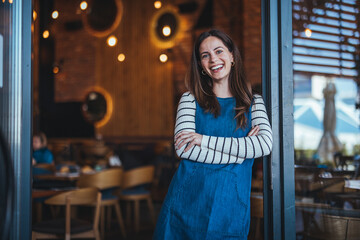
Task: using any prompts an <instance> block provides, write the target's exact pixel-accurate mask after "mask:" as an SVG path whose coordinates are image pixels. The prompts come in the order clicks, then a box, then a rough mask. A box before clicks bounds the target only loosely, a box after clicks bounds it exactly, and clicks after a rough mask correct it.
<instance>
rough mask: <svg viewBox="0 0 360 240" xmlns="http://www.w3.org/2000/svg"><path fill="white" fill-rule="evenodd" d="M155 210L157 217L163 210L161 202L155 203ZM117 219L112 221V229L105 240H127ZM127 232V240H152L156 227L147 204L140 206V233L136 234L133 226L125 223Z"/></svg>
mask: <svg viewBox="0 0 360 240" xmlns="http://www.w3.org/2000/svg"><path fill="white" fill-rule="evenodd" d="M154 208H155V214H156V217H157V216H158V214H159V212H160V209H161V202H156V201H154ZM123 212H124V211H123ZM117 224H118V223H117V221H116V219H115V217H114V218H113V219H112V223H111V229H110V230H109V231H107V232H106V235H105V239H104V240H121V239H125V238H123V237H122V235H121V232H120V229H119V226H118V225H117ZM125 228H126V231H127V238H126V240H148V239H149V240H151V239H152V235H153V232H154V228H155V226H154V225H153V223H152V222H151V218H150V214H149V212H148V208H147V205H146V202H143V203H141V205H140V231H139V232H138V233H135V231H134V229H133V226H132V224H127V223H125Z"/></svg>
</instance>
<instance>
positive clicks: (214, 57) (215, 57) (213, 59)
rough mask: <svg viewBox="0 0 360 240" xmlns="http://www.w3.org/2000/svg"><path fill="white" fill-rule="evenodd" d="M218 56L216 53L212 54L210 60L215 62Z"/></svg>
mask: <svg viewBox="0 0 360 240" xmlns="http://www.w3.org/2000/svg"><path fill="white" fill-rule="evenodd" d="M216 59H217V56H216V55H215V54H210V62H215V60H216Z"/></svg>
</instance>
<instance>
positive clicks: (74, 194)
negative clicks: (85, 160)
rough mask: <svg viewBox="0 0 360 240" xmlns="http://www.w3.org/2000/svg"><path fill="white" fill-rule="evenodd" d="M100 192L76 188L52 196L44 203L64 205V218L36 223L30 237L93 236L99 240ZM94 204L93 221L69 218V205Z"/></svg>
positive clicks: (66, 237) (65, 237)
mask: <svg viewBox="0 0 360 240" xmlns="http://www.w3.org/2000/svg"><path fill="white" fill-rule="evenodd" d="M100 201H101V193H100V192H99V191H98V190H97V189H96V188H84V189H77V190H73V191H69V192H65V193H61V194H58V195H56V196H53V197H51V198H49V199H47V200H46V201H45V203H46V204H49V205H55V206H65V209H66V211H65V219H53V220H49V221H44V222H40V223H36V224H34V225H33V228H32V230H33V231H32V239H33V240H35V239H49V238H50V239H54V238H55V239H66V240H69V239H71V237H76V238H95V239H96V240H100V236H99V231H98V225H99V213H100ZM80 205H82V206H94V205H95V214H94V218H93V223H91V222H88V221H84V220H80V219H74V218H71V206H80Z"/></svg>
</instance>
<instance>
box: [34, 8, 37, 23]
mask: <svg viewBox="0 0 360 240" xmlns="http://www.w3.org/2000/svg"><path fill="white" fill-rule="evenodd" d="M36 18H37V12H36V11H35V10H33V20H34V21H35V20H36Z"/></svg>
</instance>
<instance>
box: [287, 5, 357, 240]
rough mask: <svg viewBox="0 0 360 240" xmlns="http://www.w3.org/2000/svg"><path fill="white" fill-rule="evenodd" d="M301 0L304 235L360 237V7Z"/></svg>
mask: <svg viewBox="0 0 360 240" xmlns="http://www.w3.org/2000/svg"><path fill="white" fill-rule="evenodd" d="M318 2H319V1H305V0H293V60H294V65H293V66H294V131H295V132H294V137H295V139H294V142H295V164H296V165H295V191H296V204H295V205H296V234H297V239H358V238H359V236H360V178H359V165H360V112H359V109H356V107H355V106H356V96H357V95H358V92H359V79H360V78H359V71H358V67H356V66H359V43H360V39H359V21H355V20H356V19H360V16H359V6H358V5H356V4H355V1H346V3H345V2H343V1H332V2H331V3H330V2H329V3H326V2H324V3H323V4H317V3H318Z"/></svg>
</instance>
